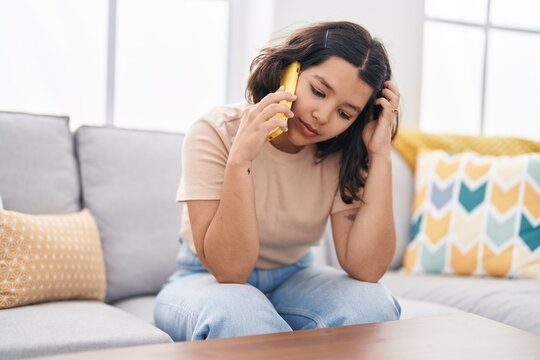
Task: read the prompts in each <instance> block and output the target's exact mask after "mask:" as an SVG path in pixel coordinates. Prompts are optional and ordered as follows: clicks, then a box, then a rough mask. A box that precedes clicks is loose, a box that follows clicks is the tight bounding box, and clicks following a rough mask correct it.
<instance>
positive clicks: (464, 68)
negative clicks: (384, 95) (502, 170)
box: [420, 0, 540, 140]
mask: <svg viewBox="0 0 540 360" xmlns="http://www.w3.org/2000/svg"><path fill="white" fill-rule="evenodd" d="M538 64H540V2H538V1H535V0H519V1H510V0H459V1H451V2H450V1H444V0H426V2H425V22H424V53H423V74H422V107H421V119H420V127H421V129H423V130H426V131H432V132H446V133H449V132H452V133H464V134H484V135H493V136H519V137H524V138H530V139H534V140H540V85H539V84H540V66H538Z"/></svg>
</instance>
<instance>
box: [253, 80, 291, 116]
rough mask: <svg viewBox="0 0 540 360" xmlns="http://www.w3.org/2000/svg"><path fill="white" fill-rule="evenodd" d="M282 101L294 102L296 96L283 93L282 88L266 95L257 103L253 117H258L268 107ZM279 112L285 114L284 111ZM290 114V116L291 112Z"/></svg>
mask: <svg viewBox="0 0 540 360" xmlns="http://www.w3.org/2000/svg"><path fill="white" fill-rule="evenodd" d="M282 100H286V101H290V102H293V101H295V100H296V95H293V94H291V93H288V92H286V91H283V87H280V88H279V89H278V91H276V92H273V93H270V94H268V95H266V96H265V97H264V98H263V99H262V100H261V101H259V103H258V104H257V106H256V107H255V109H254V110H253V115H254V116H258V115H259V114H260V113H261V112H262V111H264V110H265V109H266V108H267V107H268V106H269V105H271V104H276V103H279V102H280V101H282ZM289 111H290V110H289ZM281 112H283V113H285V110H282V111H281ZM290 114H292V112H291V113H290ZM291 116H292V115H291Z"/></svg>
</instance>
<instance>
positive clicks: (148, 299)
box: [112, 295, 156, 325]
mask: <svg viewBox="0 0 540 360" xmlns="http://www.w3.org/2000/svg"><path fill="white" fill-rule="evenodd" d="M155 303H156V297H155V296H153V295H152V296H137V297H134V298H129V299H124V300H120V301H118V302H115V303H113V304H112V305H113V306H115V307H117V308H119V309H122V310H124V311H126V312H128V313H130V314H132V315H135V316H136V317H138V318H140V319H142V320H144V321H146V322H148V323H150V324H152V325H153V324H154V305H155Z"/></svg>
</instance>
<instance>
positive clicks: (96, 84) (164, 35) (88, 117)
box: [0, 0, 229, 131]
mask: <svg viewBox="0 0 540 360" xmlns="http://www.w3.org/2000/svg"><path fill="white" fill-rule="evenodd" d="M228 28H229V1H227V0H183V1H177V0H94V1H82V2H76V3H75V2H73V1H70V0H7V1H0V54H1V56H0V109H1V110H8V111H24V112H33V113H44V114H62V115H68V116H69V117H70V119H71V121H70V122H71V127H72V129H74V128H76V127H78V126H79V125H82V124H91V125H103V124H106V123H107V124H110V125H117V126H122V127H132V128H133V127H135V128H146V129H158V130H171V131H185V130H187V128H188V127H189V125H190V124H191V123H192V122H193V121H195V120H197V118H198V117H200V115H202V113H203V112H205V111H207V110H209V109H210V108H211V107H212V106H214V105H218V104H223V103H225V102H226V80H227V78H226V74H227V71H226V67H227V65H228V64H227V47H228V34H229V31H228Z"/></svg>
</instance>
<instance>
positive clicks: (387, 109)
mask: <svg viewBox="0 0 540 360" xmlns="http://www.w3.org/2000/svg"><path fill="white" fill-rule="evenodd" d="M375 105H380V106H381V107H382V111H381V114H380V115H379V119H381V118H382V119H386V120H387V123H388V124H389V125H391V124H392V123H393V122H394V119H395V118H396V113H397V109H396V108H394V107H393V106H392V104H391V103H390V101H389V100H388V99H386V98H384V97H380V98H378V99H376V100H375Z"/></svg>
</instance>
